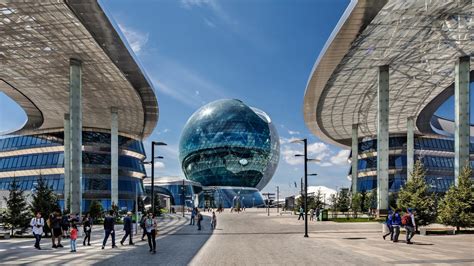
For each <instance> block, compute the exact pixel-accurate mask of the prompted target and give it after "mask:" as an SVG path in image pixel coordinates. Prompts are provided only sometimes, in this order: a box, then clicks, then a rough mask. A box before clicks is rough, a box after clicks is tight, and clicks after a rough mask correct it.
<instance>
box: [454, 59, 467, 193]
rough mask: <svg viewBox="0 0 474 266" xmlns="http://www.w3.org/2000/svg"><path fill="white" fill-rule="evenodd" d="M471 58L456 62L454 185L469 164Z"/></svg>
mask: <svg viewBox="0 0 474 266" xmlns="http://www.w3.org/2000/svg"><path fill="white" fill-rule="evenodd" d="M469 61H470V58H469V56H464V57H460V58H459V59H458V61H457V62H456V69H455V75H456V77H455V84H454V109H455V111H454V113H455V114H454V183H455V184H456V186H457V185H458V177H459V173H461V171H462V169H463V168H464V167H465V166H466V165H467V164H469V133H470V132H469V131H470V128H469V123H470V120H469V119H470V117H469Z"/></svg>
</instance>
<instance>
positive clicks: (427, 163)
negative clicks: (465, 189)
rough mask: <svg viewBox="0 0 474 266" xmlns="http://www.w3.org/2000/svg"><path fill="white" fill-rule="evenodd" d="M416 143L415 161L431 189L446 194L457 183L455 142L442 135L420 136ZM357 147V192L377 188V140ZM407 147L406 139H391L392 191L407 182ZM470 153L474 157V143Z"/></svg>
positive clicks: (403, 137) (390, 186) (359, 144)
mask: <svg viewBox="0 0 474 266" xmlns="http://www.w3.org/2000/svg"><path fill="white" fill-rule="evenodd" d="M414 141H415V143H414V146H415V150H414V151H415V156H414V160H415V161H416V160H420V161H421V163H422V164H423V166H424V167H425V168H426V177H425V178H426V181H427V183H428V185H429V186H430V189H431V190H432V191H434V192H444V191H446V190H447V189H448V188H449V187H450V186H452V185H453V184H454V172H453V169H454V141H453V140H452V139H449V138H446V137H444V138H443V137H441V136H432V137H428V136H417V137H415V139H414ZM358 146H359V148H358V150H359V155H358V156H359V159H358V166H357V169H358V172H357V176H358V178H357V191H361V192H363V191H369V190H373V189H377V140H376V139H363V140H361V141H360V142H359V143H358ZM406 147H407V138H406V136H399V137H395V136H394V137H390V139H389V148H390V154H389V163H388V165H389V191H390V192H397V191H398V190H400V188H401V187H402V186H403V185H404V184H405V182H406V180H407V155H406ZM470 153H471V154H474V145H473V144H472V143H471V146H470ZM350 158H352V154H351V155H350ZM473 164H474V161H473V160H471V165H473ZM473 166H474V165H473ZM349 176H350V177H352V168H350V169H349Z"/></svg>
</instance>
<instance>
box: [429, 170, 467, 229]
mask: <svg viewBox="0 0 474 266" xmlns="http://www.w3.org/2000/svg"><path fill="white" fill-rule="evenodd" d="M471 174H472V169H471V167H469V166H466V167H464V168H463V170H462V171H461V173H460V174H459V177H458V185H457V186H455V185H453V186H451V187H450V188H449V190H448V191H447V193H446V195H445V196H444V198H443V199H442V200H441V202H440V204H439V210H438V212H439V213H438V214H439V220H440V222H441V223H443V224H445V225H450V226H455V227H456V229H457V230H459V228H460V227H464V228H466V227H473V226H474V196H473V192H472V185H473V184H472V180H471Z"/></svg>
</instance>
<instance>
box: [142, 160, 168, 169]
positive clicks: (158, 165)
mask: <svg viewBox="0 0 474 266" xmlns="http://www.w3.org/2000/svg"><path fill="white" fill-rule="evenodd" d="M165 167H166V165H165V163H164V162H161V161H156V160H155V169H163V168H165ZM145 168H146V169H147V170H149V169H151V165H150V164H146V165H145Z"/></svg>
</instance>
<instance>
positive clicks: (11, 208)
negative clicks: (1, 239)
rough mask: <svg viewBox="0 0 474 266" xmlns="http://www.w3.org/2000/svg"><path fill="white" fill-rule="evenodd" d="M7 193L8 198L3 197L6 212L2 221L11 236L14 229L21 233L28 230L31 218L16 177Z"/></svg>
mask: <svg viewBox="0 0 474 266" xmlns="http://www.w3.org/2000/svg"><path fill="white" fill-rule="evenodd" d="M9 191H10V194H9V196H8V198H7V197H3V199H4V200H5V201H6V202H7V211H6V213H5V216H4V218H3V221H4V226H5V228H6V229H10V230H11V235H12V236H13V233H14V230H15V229H20V230H21V232H24V231H25V230H26V228H28V226H29V221H30V218H31V216H30V213H29V212H28V208H27V203H26V200H25V196H24V195H23V193H24V191H23V190H22V189H21V188H20V185H19V184H18V182H17V178H16V177H14V178H13V181H12V183H11V184H10V189H9Z"/></svg>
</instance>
